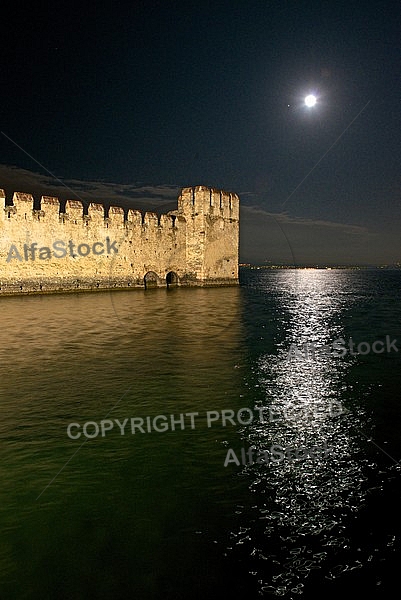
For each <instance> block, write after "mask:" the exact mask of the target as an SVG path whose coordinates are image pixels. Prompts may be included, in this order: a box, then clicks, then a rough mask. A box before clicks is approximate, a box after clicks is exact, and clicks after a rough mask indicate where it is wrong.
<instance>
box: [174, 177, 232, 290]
mask: <svg viewBox="0 0 401 600" xmlns="http://www.w3.org/2000/svg"><path fill="white" fill-rule="evenodd" d="M169 214H173V215H177V216H182V217H184V219H185V221H186V279H187V280H188V283H189V282H190V281H193V282H194V283H195V282H198V283H201V284H203V285H205V284H212V285H219V284H220V285H224V284H225V285H227V284H235V283H238V255H239V198H238V196H237V195H236V194H232V193H228V192H223V191H220V190H215V189H213V188H208V187H204V186H197V187H194V188H184V189H183V190H182V192H181V196H180V197H179V198H178V210H177V211H173V212H172V213H169Z"/></svg>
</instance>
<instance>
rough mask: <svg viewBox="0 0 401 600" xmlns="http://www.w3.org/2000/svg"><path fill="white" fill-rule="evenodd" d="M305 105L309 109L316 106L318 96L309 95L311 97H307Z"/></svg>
mask: <svg viewBox="0 0 401 600" xmlns="http://www.w3.org/2000/svg"><path fill="white" fill-rule="evenodd" d="M305 104H306V106H308V107H309V108H311V107H312V106H315V104H316V96H314V95H313V94H309V96H306V98H305Z"/></svg>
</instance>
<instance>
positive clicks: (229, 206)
mask: <svg viewBox="0 0 401 600" xmlns="http://www.w3.org/2000/svg"><path fill="white" fill-rule="evenodd" d="M178 209H179V210H182V212H183V213H184V214H186V215H191V216H194V215H196V214H203V215H206V214H209V215H212V216H221V217H223V218H225V219H239V197H238V196H237V194H234V193H230V192H225V191H222V190H216V189H214V188H208V187H205V186H202V185H199V186H196V187H191V188H184V189H183V190H182V192H181V195H180V197H179V198H178Z"/></svg>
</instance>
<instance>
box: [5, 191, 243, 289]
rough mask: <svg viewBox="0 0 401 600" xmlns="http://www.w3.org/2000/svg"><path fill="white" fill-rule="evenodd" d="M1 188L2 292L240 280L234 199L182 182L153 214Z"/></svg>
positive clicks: (202, 284)
mask: <svg viewBox="0 0 401 600" xmlns="http://www.w3.org/2000/svg"><path fill="white" fill-rule="evenodd" d="M12 202H13V204H12V205H6V195H5V192H4V190H2V189H0V204H1V209H0V295H1V294H2V295H14V294H26V293H50V292H64V291H79V290H86V291H90V290H94V291H95V290H99V289H110V288H127V289H128V288H145V287H146V288H147V287H166V286H170V285H179V286H222V285H236V284H238V250H239V198H238V196H237V195H236V194H232V193H227V192H223V191H219V190H215V189H212V188H207V187H204V186H197V187H194V188H184V189H183V190H182V192H181V195H180V196H179V198H178V207H177V210H174V211H170V212H169V213H167V214H163V215H160V216H159V215H157V214H155V213H152V212H146V213H144V214H142V213H141V212H139V211H137V210H132V209H129V210H128V211H127V212H124V209H123V208H119V207H116V206H111V207H110V209H109V212H108V215H107V214H106V213H105V208H104V206H103V205H102V204H96V203H91V204H90V205H89V207H88V214H84V208H83V204H82V203H81V202H78V201H76V200H67V202H66V205H65V212H63V213H61V212H60V202H59V200H58V199H57V198H52V197H49V196H42V198H41V205H40V210H34V199H33V197H32V195H31V194H26V193H21V192H15V193H14V195H13V199H12Z"/></svg>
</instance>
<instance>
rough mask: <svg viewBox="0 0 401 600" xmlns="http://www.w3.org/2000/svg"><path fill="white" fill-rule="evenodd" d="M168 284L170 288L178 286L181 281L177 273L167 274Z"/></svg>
mask: <svg viewBox="0 0 401 600" xmlns="http://www.w3.org/2000/svg"><path fill="white" fill-rule="evenodd" d="M166 283H167V287H168V288H169V287H173V286H176V285H178V284H179V279H178V275H177V273H174V271H170V272H169V273H167V275H166Z"/></svg>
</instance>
